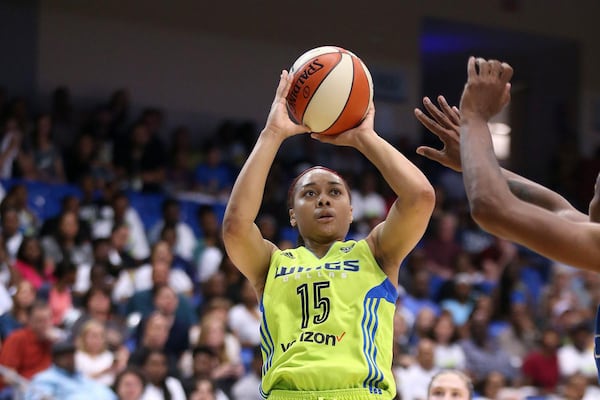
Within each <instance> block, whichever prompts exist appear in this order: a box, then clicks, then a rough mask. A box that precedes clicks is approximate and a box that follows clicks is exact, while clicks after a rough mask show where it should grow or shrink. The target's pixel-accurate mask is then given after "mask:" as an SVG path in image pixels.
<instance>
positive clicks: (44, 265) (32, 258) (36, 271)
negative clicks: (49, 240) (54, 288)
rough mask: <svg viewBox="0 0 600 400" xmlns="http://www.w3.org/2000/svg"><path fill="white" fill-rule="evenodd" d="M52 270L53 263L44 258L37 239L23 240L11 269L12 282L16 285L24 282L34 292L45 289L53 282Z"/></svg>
mask: <svg viewBox="0 0 600 400" xmlns="http://www.w3.org/2000/svg"><path fill="white" fill-rule="evenodd" d="M53 270H54V262H52V260H50V259H49V258H48V257H46V254H45V252H44V249H43V248H42V245H41V243H40V241H39V240H38V238H37V237H35V236H27V237H25V238H23V241H22V243H21V246H20V247H19V251H18V252H17V255H16V261H15V263H14V264H13V267H12V276H13V281H14V282H16V283H18V282H20V281H22V280H25V281H28V282H30V283H31V284H32V285H33V287H34V288H35V289H36V290H40V289H47V288H48V287H49V285H50V284H51V283H52V282H54V281H55V278H54V276H53V274H52V272H53Z"/></svg>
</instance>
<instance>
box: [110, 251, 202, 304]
mask: <svg viewBox="0 0 600 400" xmlns="http://www.w3.org/2000/svg"><path fill="white" fill-rule="evenodd" d="M172 263H173V255H172V253H171V249H170V248H169V245H168V244H167V243H166V242H163V241H160V242H157V243H156V244H155V245H154V246H153V247H152V255H151V256H150V262H149V263H148V264H144V265H142V266H140V267H138V268H135V269H133V270H129V271H122V272H121V273H120V274H119V278H118V280H117V282H116V284H115V286H114V289H113V299H114V301H115V302H117V303H124V304H126V303H127V302H128V301H129V299H131V297H132V296H133V295H134V294H135V293H136V292H146V291H148V290H150V289H152V287H153V286H154V285H155V284H156V282H159V283H163V282H164V283H165V284H168V285H169V286H170V287H172V288H173V289H174V290H175V292H177V293H178V294H182V295H184V296H186V297H188V298H191V296H192V294H193V289H194V287H193V284H192V281H191V280H190V278H189V277H188V276H187V274H186V273H185V272H184V271H182V270H179V269H173V268H172ZM146 307H147V305H146ZM129 310H131V309H130V308H129Z"/></svg>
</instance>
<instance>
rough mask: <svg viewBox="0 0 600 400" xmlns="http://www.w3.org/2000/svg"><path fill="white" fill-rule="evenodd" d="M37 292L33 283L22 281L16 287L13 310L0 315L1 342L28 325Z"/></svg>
mask: <svg viewBox="0 0 600 400" xmlns="http://www.w3.org/2000/svg"><path fill="white" fill-rule="evenodd" d="M36 294H37V293H36V290H35V287H34V286H33V284H31V282H29V281H26V280H22V281H21V282H19V283H18V284H17V285H16V289H15V293H14V295H13V296H12V308H11V309H10V310H8V311H7V312H5V313H4V314H2V315H0V342H4V341H5V340H6V338H7V337H8V335H10V334H11V333H12V332H13V331H15V330H17V329H19V328H22V327H24V326H25V325H27V320H28V318H29V308H30V307H31V306H32V305H33V303H34V302H35V300H36Z"/></svg>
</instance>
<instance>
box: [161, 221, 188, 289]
mask: <svg viewBox="0 0 600 400" xmlns="http://www.w3.org/2000/svg"><path fill="white" fill-rule="evenodd" d="M159 240H162V241H164V242H166V243H168V245H169V247H170V248H171V254H173V268H174V269H180V270H182V271H184V272H185V273H186V274H187V276H188V277H189V278H190V280H191V281H192V283H194V282H197V278H196V269H195V268H194V266H193V264H192V263H191V262H190V261H188V260H186V259H185V258H183V257H181V256H180V255H179V254H178V253H177V252H176V243H177V229H176V228H175V225H171V224H167V225H165V226H163V227H162V229H161V230H160V238H159Z"/></svg>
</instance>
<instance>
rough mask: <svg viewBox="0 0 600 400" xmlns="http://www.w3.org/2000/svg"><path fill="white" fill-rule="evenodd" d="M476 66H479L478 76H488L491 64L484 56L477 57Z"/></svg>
mask: <svg viewBox="0 0 600 400" xmlns="http://www.w3.org/2000/svg"><path fill="white" fill-rule="evenodd" d="M477 66H478V67H479V76H488V75H489V74H490V70H491V66H490V63H488V62H487V61H486V60H485V59H484V58H481V57H480V58H478V59H477Z"/></svg>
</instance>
